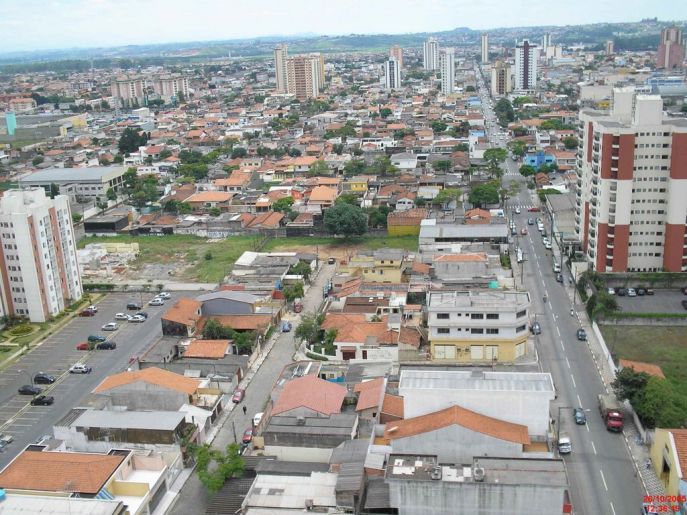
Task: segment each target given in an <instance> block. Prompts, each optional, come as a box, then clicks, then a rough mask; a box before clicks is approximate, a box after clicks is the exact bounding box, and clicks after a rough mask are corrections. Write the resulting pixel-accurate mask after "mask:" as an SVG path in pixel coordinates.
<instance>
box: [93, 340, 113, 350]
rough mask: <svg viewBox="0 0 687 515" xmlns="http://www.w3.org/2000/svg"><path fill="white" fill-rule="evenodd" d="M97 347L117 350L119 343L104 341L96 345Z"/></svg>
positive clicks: (97, 348)
mask: <svg viewBox="0 0 687 515" xmlns="http://www.w3.org/2000/svg"><path fill="white" fill-rule="evenodd" d="M95 348H96V350H115V349H116V348H117V344H116V343H115V342H112V341H109V342H102V343H99V344H98V345H96V346H95Z"/></svg>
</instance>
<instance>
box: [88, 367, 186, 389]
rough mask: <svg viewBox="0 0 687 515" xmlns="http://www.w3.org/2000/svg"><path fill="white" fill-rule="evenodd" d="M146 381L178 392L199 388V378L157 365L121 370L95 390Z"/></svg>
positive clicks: (104, 380)
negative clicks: (176, 372) (127, 370)
mask: <svg viewBox="0 0 687 515" xmlns="http://www.w3.org/2000/svg"><path fill="white" fill-rule="evenodd" d="M137 382H144V383H148V384H154V385H157V386H161V387H163V388H169V389H170V390H176V391H178V392H183V393H187V394H189V395H191V394H193V393H195V392H196V390H198V380H197V379H192V378H190V377H185V376H182V375H179V374H175V373H174V372H169V371H168V370H163V369H161V368H157V367H151V368H144V369H142V370H135V371H132V372H120V373H119V374H114V375H111V376H108V377H106V378H105V379H103V381H102V382H101V383H100V384H99V385H98V386H97V387H96V388H95V390H93V392H94V393H100V392H106V391H108V390H112V389H113V388H118V387H120V386H124V385H127V384H132V383H137Z"/></svg>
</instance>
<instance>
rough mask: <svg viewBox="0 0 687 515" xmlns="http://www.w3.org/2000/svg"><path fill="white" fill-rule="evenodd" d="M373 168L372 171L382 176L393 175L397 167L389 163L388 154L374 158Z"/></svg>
mask: <svg viewBox="0 0 687 515" xmlns="http://www.w3.org/2000/svg"><path fill="white" fill-rule="evenodd" d="M373 168H374V172H375V173H376V174H377V175H381V176H382V177H386V176H387V175H394V174H396V173H397V172H398V168H396V167H395V166H394V165H393V164H391V159H390V158H389V157H388V156H382V157H378V158H377V159H375V163H374V166H373Z"/></svg>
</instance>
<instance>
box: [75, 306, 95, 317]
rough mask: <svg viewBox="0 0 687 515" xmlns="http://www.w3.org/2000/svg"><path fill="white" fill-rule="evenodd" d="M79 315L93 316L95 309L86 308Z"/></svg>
mask: <svg viewBox="0 0 687 515" xmlns="http://www.w3.org/2000/svg"><path fill="white" fill-rule="evenodd" d="M79 316H80V317H93V316H95V311H93V310H92V309H90V308H86V309H84V310H83V311H81V312H80V313H79Z"/></svg>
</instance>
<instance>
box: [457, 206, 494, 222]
mask: <svg viewBox="0 0 687 515" xmlns="http://www.w3.org/2000/svg"><path fill="white" fill-rule="evenodd" d="M463 219H464V221H465V223H466V224H490V223H491V213H490V212H489V211H487V210H486V209H480V208H478V207H477V208H474V209H468V210H467V211H466V212H465V216H464V217H463Z"/></svg>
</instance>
